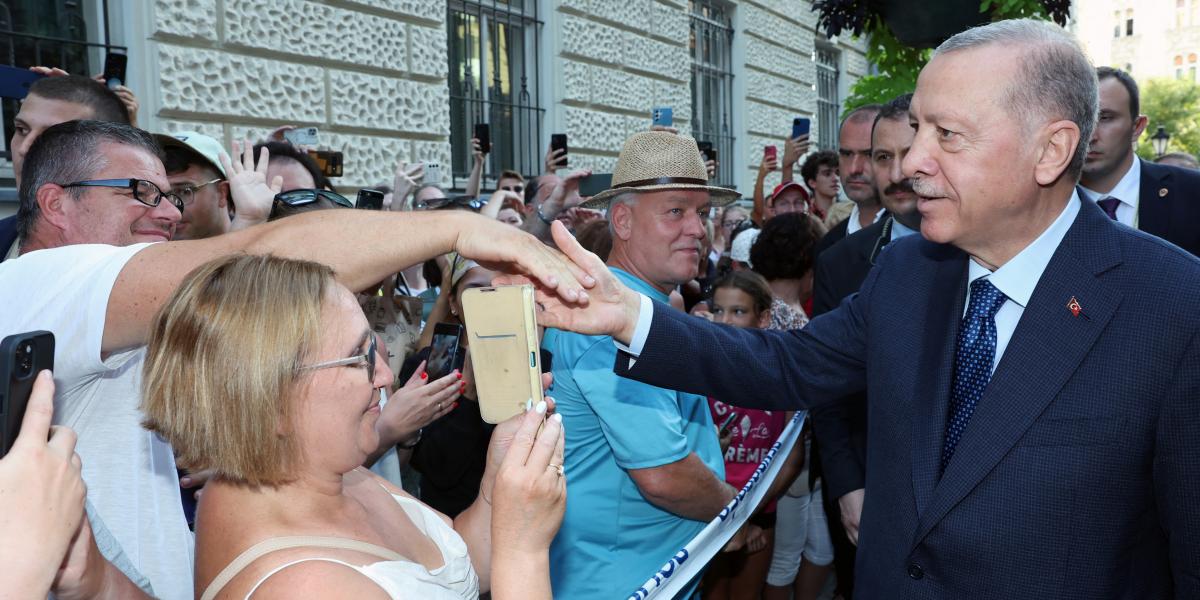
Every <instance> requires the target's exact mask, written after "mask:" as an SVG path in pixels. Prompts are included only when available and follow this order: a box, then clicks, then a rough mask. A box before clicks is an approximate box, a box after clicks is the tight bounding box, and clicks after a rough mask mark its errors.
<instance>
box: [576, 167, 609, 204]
mask: <svg viewBox="0 0 1200 600" xmlns="http://www.w3.org/2000/svg"><path fill="white" fill-rule="evenodd" d="M610 187H612V173H592V174H591V175H588V176H586V177H584V178H583V179H580V180H579V195H580V196H581V197H583V198H591V197H592V196H595V195H596V194H599V193H600V192H603V191H604V190H607V189H608V188H610Z"/></svg>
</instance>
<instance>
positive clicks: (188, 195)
mask: <svg viewBox="0 0 1200 600" xmlns="http://www.w3.org/2000/svg"><path fill="white" fill-rule="evenodd" d="M218 181H224V180H223V179H221V178H220V177H218V178H216V179H214V180H212V181H205V182H204V183H201V184H200V185H194V186H188V187H181V188H174V189H172V190H171V191H172V192H175V195H177V196H179V198H180V199H181V200H183V205H184V206H187V205H189V204H191V203H192V201H193V200H195V199H196V190H198V189H200V188H202V187H204V186H206V185H212V184H214V183H217V182H218Z"/></svg>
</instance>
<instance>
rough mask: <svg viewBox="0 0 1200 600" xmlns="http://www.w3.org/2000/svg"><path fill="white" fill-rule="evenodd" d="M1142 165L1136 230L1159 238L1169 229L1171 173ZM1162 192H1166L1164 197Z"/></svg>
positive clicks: (1163, 236)
mask: <svg viewBox="0 0 1200 600" xmlns="http://www.w3.org/2000/svg"><path fill="white" fill-rule="evenodd" d="M1141 165H1142V175H1141V177H1142V183H1141V185H1140V186H1139V187H1140V188H1141V189H1139V190H1138V229H1140V230H1142V231H1145V232H1146V233H1149V234H1151V235H1156V236H1158V237H1161V238H1165V237H1167V232H1168V231H1170V229H1171V205H1172V204H1173V203H1172V202H1171V194H1173V193H1174V192H1175V190H1173V189H1171V171H1170V170H1169V169H1156V168H1153V167H1150V166H1149V165H1148V164H1146V163H1144V162H1143V163H1141ZM1162 190H1166V191H1167V193H1166V194H1165V195H1163V194H1162Z"/></svg>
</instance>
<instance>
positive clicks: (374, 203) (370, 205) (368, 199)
mask: <svg viewBox="0 0 1200 600" xmlns="http://www.w3.org/2000/svg"><path fill="white" fill-rule="evenodd" d="M354 208H365V209H367V210H383V192H381V191H379V190H365V189H364V190H358V198H356V199H355V201H354Z"/></svg>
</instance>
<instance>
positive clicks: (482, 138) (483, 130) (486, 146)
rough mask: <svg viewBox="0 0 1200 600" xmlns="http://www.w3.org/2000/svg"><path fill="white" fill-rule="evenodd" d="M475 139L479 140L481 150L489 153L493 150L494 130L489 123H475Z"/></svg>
mask: <svg viewBox="0 0 1200 600" xmlns="http://www.w3.org/2000/svg"><path fill="white" fill-rule="evenodd" d="M475 139H477V140H479V151H480V152H482V153H484V154H487V153H488V152H491V151H492V130H491V128H490V127H488V124H487V123H476V124H475Z"/></svg>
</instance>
